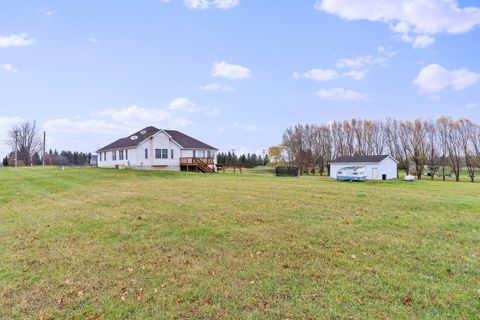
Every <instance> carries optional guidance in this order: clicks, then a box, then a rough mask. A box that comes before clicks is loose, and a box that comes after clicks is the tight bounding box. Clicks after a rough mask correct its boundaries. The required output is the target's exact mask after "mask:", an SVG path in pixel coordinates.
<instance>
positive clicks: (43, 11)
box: [39, 8, 58, 17]
mask: <svg viewBox="0 0 480 320" xmlns="http://www.w3.org/2000/svg"><path fill="white" fill-rule="evenodd" d="M39 12H40V13H41V14H43V15H44V16H47V17H52V16H54V15H56V14H57V13H58V11H57V10H55V9H52V8H42V9H40V10H39Z"/></svg>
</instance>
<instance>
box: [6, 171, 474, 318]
mask: <svg viewBox="0 0 480 320" xmlns="http://www.w3.org/2000/svg"><path fill="white" fill-rule="evenodd" d="M0 221H1V223H0V244H1V250H0V318H1V319H88V318H90V319H96V318H98V319H479V313H480V185H479V184H469V183H454V182H440V181H439V182H436V181H434V182H431V181H427V180H426V181H417V182H415V183H406V182H403V181H392V182H367V183H342V182H336V181H331V180H329V179H327V178H321V177H318V176H317V177H301V178H275V177H273V176H270V175H266V174H264V173H262V171H261V170H257V171H254V172H249V173H245V174H243V175H239V174H237V175H234V174H228V173H227V174H217V175H202V174H187V173H180V172H179V173H173V172H158V171H157V172H146V171H126V170H125V171H115V170H102V169H81V168H79V169H70V168H67V169H66V170H65V171H62V170H60V169H57V168H48V169H43V168H34V169H31V168H29V169H17V170H15V169H0Z"/></svg>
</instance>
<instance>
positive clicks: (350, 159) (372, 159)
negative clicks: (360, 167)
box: [331, 155, 396, 163]
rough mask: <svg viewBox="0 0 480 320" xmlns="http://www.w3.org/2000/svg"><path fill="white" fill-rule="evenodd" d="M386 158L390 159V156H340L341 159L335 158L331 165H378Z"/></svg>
mask: <svg viewBox="0 0 480 320" xmlns="http://www.w3.org/2000/svg"><path fill="white" fill-rule="evenodd" d="M388 157H390V156H389V155H373V156H341V157H337V158H336V159H335V160H333V161H332V162H331V163H378V162H380V161H383V160H384V159H386V158H388ZM392 159H393V158H392ZM394 160H395V159H394ZM395 161H396V160H395Z"/></svg>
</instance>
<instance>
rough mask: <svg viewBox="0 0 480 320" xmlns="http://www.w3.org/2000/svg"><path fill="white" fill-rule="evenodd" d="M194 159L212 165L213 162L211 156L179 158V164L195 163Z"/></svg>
mask: <svg viewBox="0 0 480 320" xmlns="http://www.w3.org/2000/svg"><path fill="white" fill-rule="evenodd" d="M194 159H198V160H200V161H202V162H203V163H205V164H207V165H212V166H213V165H214V164H215V161H214V159H213V158H180V165H181V166H187V165H195V163H196V160H194Z"/></svg>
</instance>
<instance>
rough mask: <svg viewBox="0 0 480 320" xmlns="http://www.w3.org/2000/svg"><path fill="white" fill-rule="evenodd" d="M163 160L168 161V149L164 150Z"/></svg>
mask: <svg viewBox="0 0 480 320" xmlns="http://www.w3.org/2000/svg"><path fill="white" fill-rule="evenodd" d="M162 159H168V149H162Z"/></svg>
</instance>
